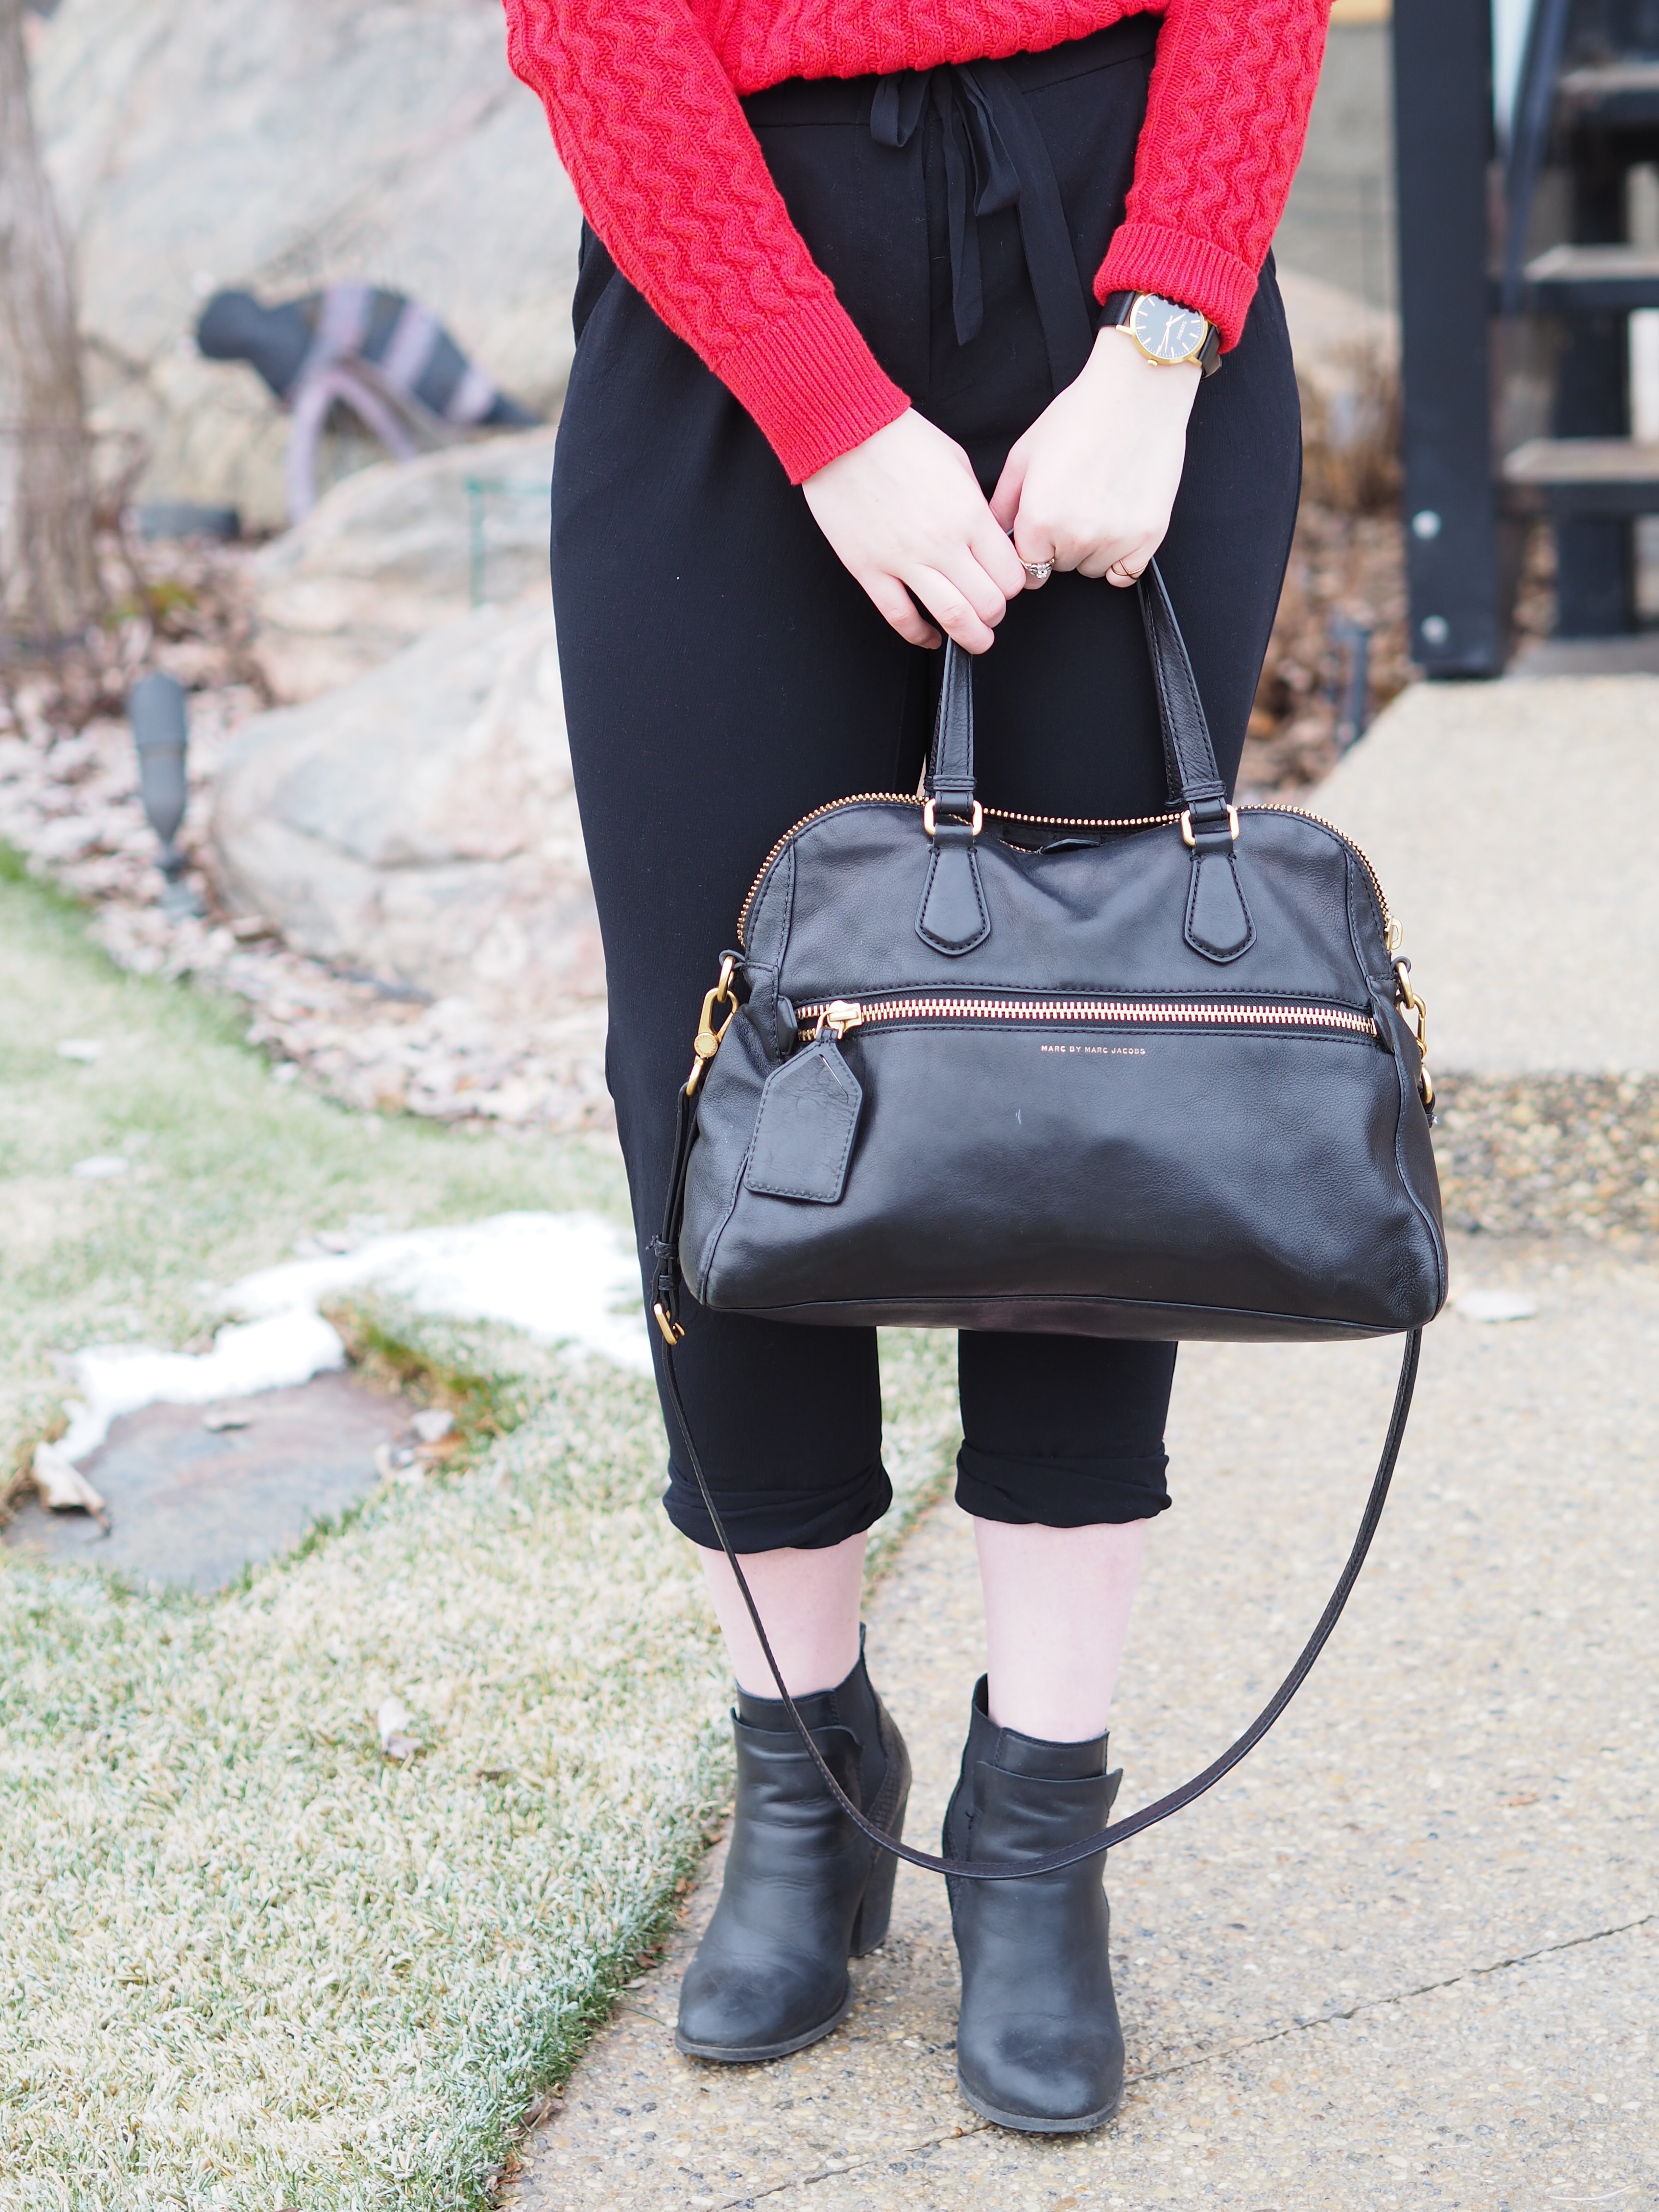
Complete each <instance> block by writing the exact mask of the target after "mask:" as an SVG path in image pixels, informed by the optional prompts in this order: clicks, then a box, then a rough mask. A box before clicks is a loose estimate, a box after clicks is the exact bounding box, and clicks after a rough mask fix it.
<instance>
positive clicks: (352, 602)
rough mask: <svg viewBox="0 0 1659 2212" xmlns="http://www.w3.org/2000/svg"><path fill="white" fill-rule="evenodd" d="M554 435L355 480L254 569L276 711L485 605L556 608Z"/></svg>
mask: <svg viewBox="0 0 1659 2212" xmlns="http://www.w3.org/2000/svg"><path fill="white" fill-rule="evenodd" d="M553 437H554V434H553V432H552V431H551V430H526V431H522V432H520V433H519V434H517V435H513V436H507V437H499V438H492V439H490V440H489V441H487V442H486V443H484V444H483V445H469V446H455V447H448V448H447V449H446V450H445V451H444V452H442V453H428V454H423V455H422V457H421V458H420V459H418V460H414V461H403V462H394V461H383V462H381V463H380V464H379V465H377V466H375V467H374V468H369V469H365V470H363V471H361V472H360V473H359V474H358V475H356V476H352V477H347V478H346V480H345V481H344V482H343V483H339V484H337V485H336V486H335V487H334V489H333V490H332V491H331V492H329V493H328V494H327V495H326V496H325V498H323V499H322V500H321V501H319V503H318V505H317V506H316V507H314V508H313V510H312V512H311V513H309V514H308V515H307V517H306V519H305V520H304V521H303V522H302V523H301V524H300V525H299V526H297V527H296V528H295V529H293V530H290V531H288V532H285V533H284V534H283V536H282V537H281V538H275V539H273V540H272V542H271V543H270V544H269V545H267V546H265V547H264V548H263V549H262V550H261V551H260V552H259V553H258V556H256V557H255V559H254V562H253V564H252V580H253V590H254V600H255V608H256V611H257V613H258V635H257V637H256V641H255V650H256V651H257V652H258V656H259V659H260V662H261V665H263V667H264V672H265V676H266V678H267V680H268V681H269V683H270V687H271V690H273V691H274V692H275V693H276V696H277V697H278V698H279V699H283V700H299V699H311V698H314V697H316V696H317V695H318V694H319V692H322V691H326V690H329V689H330V688H331V686H332V685H334V684H345V683H349V682H350V681H351V680H352V679H353V678H356V677H358V676H362V675H363V674H365V673H366V672H367V671H368V670H369V669H371V668H374V667H378V666H379V665H380V663H381V662H382V661H385V660H387V659H390V658H391V657H392V654H393V653H398V652H399V651H401V649H402V648H403V647H404V646H407V645H410V644H412V643H414V642H415V641H416V639H418V638H422V637H424V636H426V635H428V633H429V632H431V631H433V630H435V629H438V628H440V627H441V626H442V625H443V624H445V623H450V622H453V621H454V620H455V619H456V618H457V617H460V616H463V615H465V614H466V613H467V612H468V611H470V610H471V607H472V606H473V605H475V604H497V603H502V602H508V601H513V600H517V599H539V600H540V602H541V603H542V604H543V605H545V604H546V600H547V592H548V585H547V529H548V489H549V481H550V477H551V475H552V471H553Z"/></svg>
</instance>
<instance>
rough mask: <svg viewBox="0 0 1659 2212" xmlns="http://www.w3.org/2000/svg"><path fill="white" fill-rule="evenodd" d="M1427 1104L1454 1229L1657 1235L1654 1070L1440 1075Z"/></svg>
mask: <svg viewBox="0 0 1659 2212" xmlns="http://www.w3.org/2000/svg"><path fill="white" fill-rule="evenodd" d="M1436 1113H1437V1126H1436V1128H1435V1133H1434V1147H1435V1157H1436V1158H1437V1161H1438V1162H1439V1166H1440V1190H1441V1196H1442V1199H1443V1202H1444V1206H1445V1211H1446V1218H1447V1220H1448V1222H1449V1223H1450V1225H1452V1226H1453V1227H1454V1228H1456V1229H1462V1230H1471V1231H1476V1230H1479V1231H1486V1232H1487V1233H1488V1234H1489V1235H1492V1236H1498V1237H1508V1236H1546V1235H1549V1234H1551V1233H1553V1232H1555V1231H1563V1230H1565V1231H1571V1232H1572V1233H1574V1234H1576V1235H1578V1236H1581V1237H1610V1238H1612V1239H1613V1240H1615V1241H1618V1242H1620V1243H1625V1242H1629V1241H1631V1240H1636V1241H1637V1242H1638V1243H1642V1244H1648V1243H1650V1240H1651V1239H1652V1238H1653V1237H1655V1236H1656V1234H1659V1079H1656V1078H1654V1077H1652V1076H1632V1077H1626V1078H1624V1079H1620V1078H1617V1077H1613V1076H1606V1077H1602V1076H1593V1075H1530V1076H1527V1077H1525V1078H1524V1079H1515V1080H1510V1081H1505V1080H1504V1079H1501V1078H1498V1077H1491V1076H1478V1075H1455V1076H1447V1077H1446V1078H1445V1079H1443V1081H1442V1082H1441V1083H1440V1085H1439V1094H1438V1097H1437V1102H1436Z"/></svg>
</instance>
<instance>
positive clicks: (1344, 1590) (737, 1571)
mask: <svg viewBox="0 0 1659 2212" xmlns="http://www.w3.org/2000/svg"><path fill="white" fill-rule="evenodd" d="M695 1124H696V1102H695V1100H693V1099H691V1098H688V1097H682V1099H681V1101H680V1121H679V1128H678V1143H677V1145H676V1146H675V1161H674V1168H673V1171H672V1174H671V1179H670V1194H669V1200H668V1209H667V1218H666V1220H665V1223H664V1225H663V1228H664V1234H663V1237H662V1238H661V1239H660V1240H659V1241H658V1243H656V1245H655V1247H654V1249H655V1251H656V1254H657V1261H658V1274H657V1288H658V1291H659V1294H661V1293H663V1292H665V1293H666V1297H667V1301H668V1303H667V1307H666V1310H667V1313H668V1316H669V1317H670V1320H671V1321H672V1319H673V1316H674V1314H675V1310H676V1291H677V1288H678V1285H676V1283H675V1281H674V1273H675V1262H674V1250H673V1247H674V1239H675V1234H676V1232H677V1231H678V1206H679V1195H680V1191H681V1189H682V1188H683V1186H684V1175H685V1160H686V1157H687V1154H688V1153H689V1152H690V1139H691V1136H692V1133H693V1130H694V1127H695ZM675 1327H676V1328H678V1322H676V1323H675ZM664 1335H665V1338H667V1339H670V1340H668V1341H666V1342H665V1345H664V1347H663V1362H662V1366H663V1376H664V1381H665V1385H666V1389H667V1393H668V1401H669V1403H670V1404H671V1406H672V1407H673V1409H674V1419H675V1420H676V1421H677V1422H678V1425H679V1431H680V1435H681V1437H683V1438H684V1443H685V1454H686V1459H687V1462H689V1464H690V1468H691V1472H692V1474H693V1475H694V1476H695V1477H696V1485H697V1488H698V1490H699V1492H701V1493H702V1502H703V1506H704V1509H705V1510H706V1511H707V1513H708V1518H709V1521H710V1522H711V1523H712V1524H713V1526H714V1534H716V1536H718V1537H719V1539H720V1549H721V1551H723V1552H724V1553H725V1554H726V1558H727V1559H729V1560H730V1561H731V1563H732V1573H733V1574H734V1575H735V1576H736V1577H737V1581H738V1589H739V1590H740V1591H741V1592H742V1594H743V1601H744V1605H745V1606H746V1607H748V1609H749V1618H750V1620H751V1621H753V1623H754V1624H755V1633H756V1635H757V1637H758V1638H760V1646H761V1650H763V1652H764V1653H765V1654H766V1663H767V1665H768V1667H769V1668H770V1669H771V1671H772V1680H773V1681H774V1682H775V1684H776V1686H777V1692H778V1695H779V1697H780V1698H781V1699H782V1700H783V1703H784V1705H786V1707H787V1709H788V1713H789V1717H790V1719H791V1720H792V1721H793V1723H794V1726H795V1731H796V1733H797V1735H799V1737H800V1740H801V1741H802V1743H804V1744H805V1747H806V1748H807V1750H808V1752H809V1753H811V1758H812V1763H813V1765H815V1766H816V1767H817V1770H818V1772H819V1773H820V1774H821V1775H822V1776H823V1780H824V1784H825V1786H826V1787H827V1788H828V1790H829V1793H830V1795H831V1796H833V1797H834V1798H835V1799H836V1802H837V1803H838V1804H839V1805H840V1807H841V1808H842V1812H843V1813H845V1814H847V1816H848V1819H849V1820H851V1821H852V1822H853V1824H854V1826H855V1827H856V1828H858V1829H859V1830H860V1831H861V1832H862V1833H863V1834H865V1835H866V1836H867V1837H868V1838H870V1841H871V1842H872V1844H878V1845H879V1846H880V1848H881V1849H882V1850H884V1851H890V1852H891V1853H892V1854H893V1856H894V1857H895V1858H901V1859H903V1860H904V1861H905V1862H906V1863H907V1864H908V1865H910V1866H914V1867H920V1868H921V1869H922V1871H923V1872H924V1873H925V1874H943V1875H951V1877H952V1879H955V1880H960V1881H1019V1880H1021V1879H1022V1878H1023V1877H1024V1876H1027V1875H1039V1874H1058V1873H1059V1872H1060V1869H1061V1868H1062V1867H1069V1866H1076V1865H1078V1864H1079V1863H1080V1862H1081V1861H1083V1860H1084V1859H1091V1858H1096V1857H1098V1856H1099V1854H1100V1853H1101V1852H1103V1851H1108V1850H1111V1848H1112V1846H1113V1845H1114V1844H1127V1842H1128V1840H1129V1838H1130V1837H1131V1836H1138V1835H1139V1834H1140V1833H1141V1832H1142V1831H1143V1830H1144V1829H1146V1828H1150V1827H1152V1826H1154V1825H1155V1824H1156V1823H1157V1822H1158V1821H1159V1820H1168V1819H1169V1817H1170V1814H1172V1813H1179V1812H1180V1811H1182V1808H1184V1807H1186V1806H1188V1805H1190V1804H1191V1803H1192V1802H1193V1801H1194V1798H1196V1797H1201V1796H1203V1795H1204V1792H1205V1791H1206V1790H1212V1789H1213V1788H1214V1787H1215V1785H1216V1784H1217V1783H1218V1782H1219V1781H1220V1779H1221V1778H1222V1777H1223V1775H1225V1774H1230V1773H1231V1771H1232V1770H1233V1768H1234V1767H1235V1766H1237V1765H1238V1763H1239V1761H1240V1759H1243V1758H1245V1757H1247V1756H1248V1755H1249V1753H1250V1752H1252V1751H1254V1750H1255V1747H1256V1745H1257V1744H1259V1743H1260V1742H1261V1739H1262V1737H1263V1736H1264V1735H1267V1731H1268V1729H1270V1728H1271V1727H1272V1726H1273V1723H1274V1722H1275V1721H1276V1720H1277V1719H1278V1718H1279V1715H1280V1714H1281V1713H1282V1712H1283V1711H1284V1710H1285V1706H1286V1705H1289V1704H1290V1702H1291V1699H1292V1698H1293V1697H1294V1696H1295V1695H1296V1693H1297V1691H1298V1690H1299V1689H1300V1688H1301V1687H1302V1685H1303V1683H1304V1682H1305V1681H1306V1680H1307V1679H1308V1675H1309V1674H1310V1672H1311V1670H1312V1668H1313V1663H1314V1662H1315V1660H1316V1659H1317V1658H1318V1656H1319V1655H1320V1653H1321V1652H1322V1650H1324V1648H1325V1646H1326V1644H1328V1642H1329V1640H1330V1635H1331V1631H1332V1630H1333V1629H1334V1627H1335V1626H1336V1624H1337V1622H1338V1620H1340V1618H1341V1615H1342V1608H1343V1607H1344V1606H1345V1605H1346V1603H1347V1601H1348V1595H1349V1593H1350V1592H1351V1591H1352V1589H1353V1586H1354V1584H1355V1583H1356V1582H1358V1579H1359V1570H1360V1569H1361V1567H1363V1566H1364V1564H1365V1554H1366V1553H1367V1552H1369V1551H1370V1547H1371V1539H1372V1537H1373V1536H1375V1535H1376V1528H1377V1523H1378V1522H1380V1521H1381V1520H1382V1518H1383V1504H1384V1502H1385V1501H1386V1499H1387V1498H1388V1495H1389V1483H1390V1481H1391V1480H1393V1477H1394V1469H1395V1461H1396V1460H1397V1459H1398V1458H1399V1456H1400V1445H1401V1439H1402V1438H1403V1437H1404V1436H1405V1433H1406V1421H1407V1416H1408V1415H1409V1413H1410V1412H1411V1407H1412V1393H1413V1389H1415V1388H1416V1384H1417V1363H1418V1357H1419V1352H1421V1350H1422V1345H1423V1332H1422V1330H1421V1329H1420V1328H1414V1329H1413V1330H1412V1332H1411V1334H1409V1335H1408V1336H1407V1339H1406V1348H1405V1352H1404V1353H1403V1354H1402V1356H1401V1362H1400V1380H1399V1383H1397V1384H1396V1386H1395V1394H1394V1412H1393V1413H1392V1414H1391V1415H1390V1417H1389V1432H1388V1435H1387V1436H1386V1437H1384V1439H1383V1455H1382V1457H1381V1459H1379V1460H1378V1462H1377V1463H1376V1474H1375V1476H1374V1477H1373V1478H1372V1481H1371V1489H1370V1497H1369V1498H1367V1499H1366V1501H1365V1510H1364V1516H1363V1517H1362V1519H1361V1521H1360V1523H1359V1533H1358V1535H1357V1536H1356V1537H1355V1538H1354V1540H1353V1548H1352V1550H1351V1551H1350V1552H1349V1553H1348V1559H1347V1565H1346V1566H1345V1567H1344V1568H1343V1570H1342V1572H1341V1574H1340V1577H1338V1580H1337V1585H1336V1588H1335V1589H1334V1590H1333V1591H1332V1592H1331V1596H1330V1602H1329V1603H1328V1605H1327V1606H1326V1607H1325V1610H1324V1612H1323V1613H1321V1615H1320V1616H1319V1620H1318V1624H1317V1626H1316V1627H1315V1629H1314V1632H1313V1634H1312V1635H1311V1636H1310V1638H1308V1640H1307V1642H1306V1644H1304V1645H1303V1647H1302V1650H1301V1652H1300V1654H1299V1655H1298V1656H1297V1662H1296V1664H1295V1665H1294V1666H1293V1667H1292V1668H1291V1671H1290V1673H1289V1674H1287V1675H1286V1676H1285V1679H1284V1680H1283V1681H1282V1682H1281V1683H1280V1684H1279V1687H1278V1689H1277V1690H1275V1691H1274V1692H1273V1696H1272V1697H1271V1698H1269V1699H1268V1700H1267V1704H1266V1705H1264V1706H1263V1707H1262V1709H1261V1711H1260V1712H1259V1713H1258V1714H1257V1715H1256V1717H1255V1719H1254V1720H1253V1721H1252V1722H1251V1723H1250V1725H1249V1728H1247V1729H1245V1731H1244V1733H1243V1735H1241V1736H1240V1737H1239V1738H1238V1740H1237V1742H1235V1743H1231V1744H1230V1745H1229V1746H1228V1747H1227V1748H1226V1750H1225V1751H1224V1752H1223V1753H1222V1754H1221V1756H1220V1758H1219V1759H1213V1760H1212V1761H1211V1763H1210V1765H1208V1766H1206V1768H1205V1769H1204V1771H1203V1772H1202V1773H1201V1774H1195V1775H1194V1777H1193V1778H1192V1780H1191V1781H1190V1782H1183V1783H1182V1785H1181V1787H1180V1789H1178V1790H1171V1791H1170V1794H1169V1796H1167V1797H1159V1798H1158V1799H1157V1800H1156V1801H1155V1802H1153V1803H1152V1804H1151V1805H1143V1806H1142V1807H1141V1808H1140V1810H1139V1812H1138V1813H1131V1814H1129V1816H1128V1818H1127V1820H1116V1821H1114V1822H1113V1824H1112V1826H1110V1827H1109V1828H1102V1829H1101V1830H1100V1831H1099V1832H1098V1833H1097V1834H1096V1835H1092V1836H1085V1838H1084V1839H1083V1841H1082V1842H1081V1843H1076V1844H1066V1846H1065V1848H1064V1849H1063V1850H1057V1851H1048V1852H1045V1853H1044V1854H1043V1856H1042V1857H1041V1858H1034V1859H1018V1860H1014V1861H998V1860H979V1859H946V1858H935V1857H933V1854H932V1853H931V1852H928V1851H918V1850H912V1848H911V1846H910V1845H909V1844H902V1843H900V1842H899V1841H898V1840H897V1839H896V1838H895V1837H892V1836H889V1835H886V1834H884V1832H883V1831H882V1830H881V1829H879V1828H878V1827H877V1826H876V1825H875V1823H874V1822H873V1821H872V1820H866V1818H865V1816H864V1814H862V1813H861V1812H860V1810H859V1808H858V1807H857V1806H856V1805H854V1802H852V1800H851V1798H849V1797H848V1795H847V1793H846V1791H845V1790H843V1789H842V1786H841V1784H840V1783H839V1782H837V1781H836V1778H835V1776H834V1775H833V1774H832V1773H831V1772H830V1771H829V1765H828V1763H827V1762H826V1761H825V1759H824V1757H823V1753H822V1752H821V1751H820V1750H819V1749H818V1747H817V1744H816V1743H815V1742H814V1741H813V1740H812V1733H811V1729H809V1728H808V1727H807V1725H806V1723H805V1721H804V1720H802V1718H801V1717H800V1713H799V1711H798V1709H797V1707H796V1705H795V1701H794V1699H793V1698H792V1697H791V1696H790V1694H789V1692H788V1689H787V1686H785V1683H784V1680H783V1676H782V1674H781V1672H780V1670H779V1668H778V1662H777V1661H776V1659H775V1657H774V1656H773V1653H772V1646H771V1643H770V1641H769V1638H768V1637H767V1633H766V1624H765V1622H764V1621H763V1620H762V1619H761V1617H760V1608H759V1607H757V1605H756V1603H755V1599H754V1593H753V1592H752V1591H751V1590H750V1587H749V1583H748V1579H747V1577H745V1576H744V1571H743V1567H742V1565H741V1563H740V1562H739V1560H738V1555H737V1553H735V1552H734V1551H733V1550H732V1540H731V1538H730V1537H729V1536H728V1535H727V1534H726V1526H725V1523H724V1522H722V1521H721V1519H720V1509H719V1508H718V1507H717V1506H716V1504H714V1498H713V1496H712V1495H711V1494H710V1492H709V1488H708V1478H707V1476H706V1475H705V1474H703V1471H702V1460H701V1459H700V1458H699V1457H698V1455H697V1447H696V1443H695V1441H694V1440H693V1438H692V1435H691V1424H690V1421H689V1420H688V1419H687V1418H686V1412H685V1403H684V1400H683V1399H682V1397H681V1396H680V1385H679V1378H678V1376H677V1375H676V1374H675V1372H674V1358H675V1342H676V1341H677V1340H678V1339H676V1338H672V1337H671V1331H670V1330H669V1329H667V1328H665V1329H664Z"/></svg>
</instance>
